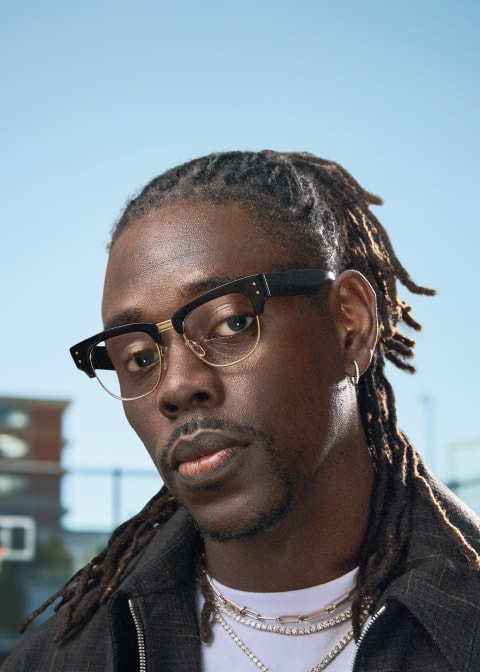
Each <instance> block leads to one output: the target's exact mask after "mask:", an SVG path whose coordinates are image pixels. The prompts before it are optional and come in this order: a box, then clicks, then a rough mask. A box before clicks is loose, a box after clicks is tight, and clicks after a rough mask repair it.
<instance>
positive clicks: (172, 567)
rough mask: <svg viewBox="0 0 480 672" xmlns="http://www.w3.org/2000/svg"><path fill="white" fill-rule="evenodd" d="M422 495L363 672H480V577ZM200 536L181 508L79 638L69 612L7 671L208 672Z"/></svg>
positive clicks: (472, 526)
mask: <svg viewBox="0 0 480 672" xmlns="http://www.w3.org/2000/svg"><path fill="white" fill-rule="evenodd" d="M435 487H436V488H438V490H439V492H441V496H442V498H443V499H444V501H445V506H446V508H447V509H448V511H449V516H450V517H451V518H452V519H453V521H454V522H455V524H457V525H458V526H459V527H460V528H461V529H462V531H463V533H464V535H465V537H466V538H467V539H469V541H470V542H471V543H472V544H473V545H474V546H475V548H476V549H478V548H479V547H480V527H479V523H478V521H477V519H475V518H474V517H473V516H472V515H471V514H470V513H469V512H468V511H467V510H466V509H465V508H464V507H463V506H462V505H461V504H460V502H459V501H458V500H457V499H456V498H454V497H453V496H452V495H451V494H449V493H447V492H446V491H445V490H444V489H443V488H442V487H441V486H439V485H438V484H437V485H435ZM415 497H416V502H415V508H414V516H413V532H412V535H411V538H410V542H409V550H408V557H407V560H406V563H405V567H404V568H403V571H402V573H401V574H400V576H399V578H397V579H396V580H395V581H393V582H392V583H391V585H390V586H389V587H388V588H387V590H386V591H385V593H384V595H383V596H382V599H381V601H380V603H379V604H378V606H377V609H376V613H375V615H374V616H373V619H372V621H371V622H370V624H369V627H368V628H367V629H366V632H365V633H364V636H363V637H362V639H361V641H360V644H359V649H358V653H357V656H356V660H355V665H354V672H407V671H408V672H410V671H413V670H415V671H416V672H474V671H476V670H478V671H480V578H479V575H478V574H474V573H472V572H471V571H470V570H469V569H468V567H467V565H466V562H465V560H464V558H463V557H462V556H461V555H460V554H459V553H458V552H457V551H456V550H455V549H454V548H453V547H452V544H451V542H450V541H449V540H448V538H447V536H446V534H445V532H444V531H443V529H442V527H441V525H440V523H439V522H438V519H437V518H436V517H434V515H433V514H432V511H431V509H430V507H429V506H428V505H427V504H426V503H425V502H424V501H423V500H422V499H421V497H420V496H419V495H418V494H417V495H415ZM196 535H197V533H196V532H195V530H194V529H193V526H192V525H191V523H190V521H189V519H188V517H187V515H186V514H185V512H184V511H183V510H182V509H181V510H179V511H178V512H177V513H176V514H175V515H174V516H173V518H172V519H171V520H170V521H169V522H168V523H167V524H166V525H165V526H163V527H162V528H161V529H159V532H158V534H157V535H156V537H155V538H154V540H153V541H152V542H151V543H150V544H149V546H148V548H147V549H146V550H145V551H144V552H143V554H142V555H141V557H140V558H138V559H137V560H136V562H135V563H134V565H133V566H132V567H131V570H130V572H129V574H128V576H127V577H126V578H125V579H124V580H123V582H122V584H121V586H120V587H119V589H118V590H117V591H115V593H114V594H113V595H112V598H111V599H110V600H109V602H108V603H107V604H106V605H104V606H103V607H101V608H100V609H99V610H98V611H97V613H96V614H95V615H94V616H93V617H92V619H91V620H90V621H89V623H88V624H87V625H86V626H85V627H84V628H83V629H82V630H81V631H80V632H79V633H77V634H75V633H74V634H73V635H72V636H70V638H69V639H68V641H66V642H65V643H63V644H62V645H58V644H55V643H54V642H53V641H52V639H53V635H54V633H55V631H56V630H57V629H58V627H59V626H60V624H61V619H62V614H61V610H60V612H59V613H58V614H57V615H56V616H54V617H53V618H52V619H50V620H49V621H47V622H46V623H45V624H43V625H42V626H40V628H38V629H37V630H36V631H35V632H34V633H33V634H32V635H31V636H30V637H29V638H27V640H26V641H25V642H24V643H23V644H21V645H20V647H18V649H17V650H16V651H15V652H14V653H13V654H12V656H11V657H10V658H8V659H7V661H6V662H5V663H4V665H3V666H2V668H1V672H60V671H61V672H137V671H139V670H142V669H145V670H146V671H147V672H200V640H199V635H198V624H197V617H196V607H195V572H194V569H193V560H192V559H193V557H194V548H195V546H196V541H197V537H196ZM142 665H144V667H143V668H142ZM252 667H253V666H252ZM346 672H347V671H346Z"/></svg>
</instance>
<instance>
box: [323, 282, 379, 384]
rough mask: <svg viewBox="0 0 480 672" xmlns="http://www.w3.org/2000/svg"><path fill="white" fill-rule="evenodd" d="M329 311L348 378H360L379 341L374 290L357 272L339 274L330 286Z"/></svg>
mask: <svg viewBox="0 0 480 672" xmlns="http://www.w3.org/2000/svg"><path fill="white" fill-rule="evenodd" d="M330 299H331V301H332V305H331V308H332V310H333V314H334V315H335V320H336V326H337V334H338V338H339V345H340V349H341V352H342V353H343V359H344V368H345V373H346V375H347V376H350V377H353V378H355V377H356V375H357V371H356V368H355V364H354V361H355V362H356V363H357V365H358V372H359V373H360V375H361V374H362V373H365V371H366V370H367V369H368V367H369V365H370V362H371V361H372V356H373V351H374V349H375V345H376V343H377V337H378V318H377V300H376V296H375V292H374V290H373V287H372V286H371V284H370V283H369V282H368V280H367V279H366V278H365V276H363V275H362V274H361V273H359V272H358V271H354V270H351V269H350V270H347V271H343V273H340V275H339V276H337V278H336V279H335V281H334V282H333V284H332V291H331V293H330Z"/></svg>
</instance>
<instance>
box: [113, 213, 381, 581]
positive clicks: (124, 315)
mask: <svg viewBox="0 0 480 672" xmlns="http://www.w3.org/2000/svg"><path fill="white" fill-rule="evenodd" d="M308 266H310V267H316V266H321V264H316V263H315V260H312V259H311V258H309V259H308V260H305V261H304V263H299V260H298V255H297V257H295V258H293V257H292V251H291V250H290V249H285V247H284V245H283V244H282V243H281V242H277V241H276V240H275V238H272V237H271V236H269V235H268V234H267V233H266V232H265V231H264V230H262V229H260V228H259V227H258V226H257V224H256V222H255V219H254V217H253V216H252V215H251V213H250V210H249V209H248V208H247V207H246V206H242V205H240V204H235V203H220V204H208V203H195V204H194V203H180V204H175V205H171V206H168V207H165V208H163V209H161V210H157V211H153V212H151V213H150V214H149V215H148V216H146V217H145V218H144V219H143V220H141V221H139V222H136V223H134V224H133V225H131V226H130V227H129V228H128V229H126V230H125V231H124V232H123V233H122V234H121V236H120V237H119V238H118V240H117V241H116V242H115V245H114V247H113V249H112V251H111V254H110V259H109V263H108V268H107V275H106V280H105V290H104V298H103V318H104V323H105V325H110V324H112V323H118V322H119V321H120V322H122V321H123V322H124V323H125V322H136V321H151V322H159V321H160V320H164V319H168V318H169V317H170V315H171V314H172V313H173V312H174V311H175V310H177V309H178V308H179V307H180V306H182V305H183V304H184V303H186V302H187V301H189V300H190V299H192V298H194V297H195V296H197V295H198V294H200V293H202V292H203V291H206V289H209V288H210V284H212V285H213V286H216V285H219V284H222V283H223V282H226V281H227V280H228V279H234V278H239V277H243V276H246V275H250V274H254V273H267V272H274V271H279V270H284V269H285V268H300V267H308ZM376 338H377V319H376V307H375V296H374V293H373V290H372V289H371V287H370V285H369V284H368V282H367V281H366V280H365V279H364V278H363V276H361V275H360V274H359V273H357V272H355V271H345V272H343V273H341V274H340V275H339V276H338V277H337V278H336V280H335V281H334V282H333V283H332V284H331V285H329V286H328V287H326V288H325V289H324V290H323V291H322V292H320V293H319V295H318V296H317V297H315V298H314V299H312V298H308V297H285V298H283V297H282V298H274V299H270V300H269V301H267V303H266V304H265V313H264V315H263V316H262V317H261V339H260V343H259V345H258V348H257V350H256V351H255V352H254V353H253V355H251V357H250V358H249V359H247V360H245V361H243V362H241V363H239V364H236V365H234V366H232V367H228V368H224V369H216V368H212V367H209V366H207V365H205V364H204V363H203V362H202V361H200V360H199V359H198V358H197V357H195V356H194V355H193V354H192V353H191V352H189V351H188V349H187V348H186V347H185V345H184V343H183V339H182V338H181V336H179V335H178V334H176V333H174V332H173V331H170V332H167V333H166V334H165V341H164V342H165V345H166V346H167V348H168V351H167V368H166V371H165V372H164V374H163V377H162V381H161V383H160V385H159V387H158V388H157V390H155V392H153V393H152V394H150V395H149V396H147V397H145V398H143V399H140V400H137V401H130V402H126V403H125V404H124V407H125V413H126V415H127V418H128V420H129V422H130V424H131V425H132V427H133V428H134V429H135V431H136V432H137V433H138V435H139V437H140V438H141V440H142V441H143V443H144V444H145V446H146V448H147V450H148V452H149V453H150V455H151V457H152V459H153V461H154V463H155V465H156V466H157V468H158V469H159V471H160V474H161V476H162V478H163V479H164V481H165V483H166V484H167V485H168V487H169V488H170V490H171V491H172V492H173V493H174V494H175V496H176V497H177V498H178V499H179V500H180V502H181V503H182V504H183V505H184V506H185V507H186V509H187V510H188V511H189V513H190V515H191V516H192V518H193V519H194V520H195V522H196V523H197V525H198V526H199V527H200V529H201V530H202V531H203V532H204V535H205V558H206V563H207V566H208V569H209V571H210V573H211V574H212V576H214V577H215V578H216V579H217V580H218V581H220V582H221V583H224V584H225V585H230V586H232V587H234V588H237V589H242V590H249V591H259V592H270V591H286V590H294V589H299V588H305V587H308V586H312V585H317V584H320V583H324V582H326V581H330V580H332V579H334V578H336V577H338V576H340V575H341V574H343V573H345V572H347V571H349V570H351V569H353V568H354V567H355V566H356V564H357V556H358V552H359V549H360V547H361V544H362V541H363V538H364V534H365V530H366V526H367V521H368V513H369V503H370V497H371V490H372V484H373V468H372V463H371V460H370V457H369V454H368V449H367V443H366V439H365V434H364V431H363V428H362V425H361V421H360V417H359V413H358V408H357V400H356V389H355V387H354V385H353V384H352V382H351V378H350V377H351V376H354V375H355V369H354V365H353V360H356V361H357V363H358V366H359V369H360V371H361V372H363V371H365V370H366V368H367V367H368V365H369V363H370V359H371V351H372V348H374V347H375V342H376ZM179 428H183V433H180V431H177V432H176V430H179ZM172 437H173V438H172Z"/></svg>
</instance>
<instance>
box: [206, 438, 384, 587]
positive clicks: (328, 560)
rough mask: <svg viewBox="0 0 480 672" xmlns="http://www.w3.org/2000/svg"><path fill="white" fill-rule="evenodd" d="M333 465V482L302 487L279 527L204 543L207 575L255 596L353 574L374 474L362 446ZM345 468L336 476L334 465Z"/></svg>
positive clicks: (327, 472) (366, 519)
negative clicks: (232, 539)
mask: <svg viewBox="0 0 480 672" xmlns="http://www.w3.org/2000/svg"><path fill="white" fill-rule="evenodd" d="M362 444H363V445H362V446H361V447H359V448H358V449H357V450H349V451H348V455H343V456H340V460H338V459H337V460H336V461H335V464H336V470H337V473H336V474H335V478H332V473H331V470H329V469H327V470H325V471H326V474H329V476H328V477H326V478H323V479H320V482H319V481H318V479H317V480H316V481H315V482H314V483H312V484H310V486H311V487H308V486H307V487H306V488H305V490H304V491H303V492H302V493H301V499H300V498H299V501H296V502H294V503H293V506H292V507H291V510H290V512H289V513H288V514H287V515H286V516H285V517H284V518H283V519H282V521H281V522H279V523H277V524H276V525H274V526H272V527H271V528H269V529H268V530H265V531H263V532H261V533H259V534H257V535H255V536H252V537H249V538H247V539H240V540H234V541H228V542H215V541H212V540H209V539H205V561H206V565H207V568H208V571H209V573H210V575H211V576H212V577H213V578H215V579H217V580H218V581H219V582H220V583H222V584H224V585H228V586H231V587H232V588H236V589H239V590H246V591H254V592H277V591H288V590H298V589H301V588H307V587H310V586H314V585H319V584H321V583H325V582H327V581H331V580H333V579H335V578H337V577H339V576H341V575H342V574H345V573H347V572H349V571H350V570H352V569H354V568H355V567H356V566H357V564H358V556H359V552H360V549H361V546H362V543H363V540H364V537H365V533H366V529H367V524H368V517H369V508H370V499H371V492H372V487H373V478H374V470H373V467H372V463H371V460H370V456H369V454H368V451H367V448H366V443H364V442H362ZM339 464H341V465H348V468H343V469H342V473H338V465H339Z"/></svg>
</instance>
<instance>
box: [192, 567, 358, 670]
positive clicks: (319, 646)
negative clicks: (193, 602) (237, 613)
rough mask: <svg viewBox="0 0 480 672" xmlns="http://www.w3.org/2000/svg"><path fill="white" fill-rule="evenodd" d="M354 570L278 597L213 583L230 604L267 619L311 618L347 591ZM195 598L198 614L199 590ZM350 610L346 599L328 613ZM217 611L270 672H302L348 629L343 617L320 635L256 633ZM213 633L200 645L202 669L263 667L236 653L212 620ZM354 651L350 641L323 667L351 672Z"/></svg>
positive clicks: (353, 645)
mask: <svg viewBox="0 0 480 672" xmlns="http://www.w3.org/2000/svg"><path fill="white" fill-rule="evenodd" d="M357 571H358V570H357V569H355V570H353V571H351V572H349V573H348V574H345V575H344V576H341V577H339V578H338V579H334V580H333V581H329V582H328V583H324V584H322V585H320V586H313V587H312V588H304V589H302V590H292V591H288V592H283V593H250V592H245V591H241V590H234V589H232V588H229V587H227V586H223V585H221V584H219V583H218V582H217V581H214V584H215V586H216V588H217V589H218V590H219V591H220V593H221V594H222V595H224V596H225V597H227V598H228V599H229V600H231V601H232V602H234V603H235V604H237V605H241V606H247V607H248V608H249V609H252V610H253V611H255V612H257V613H260V614H264V615H269V616H271V615H274V616H276V615H279V614H312V613H314V612H316V611H319V610H321V609H323V608H324V607H326V606H327V605H329V604H332V603H336V602H337V601H338V599H339V598H340V597H341V596H344V595H345V594H346V593H348V592H350V591H351V590H352V588H353V587H354V585H355V579H356V575H357ZM197 597H198V600H197V604H198V608H199V610H201V608H202V606H203V602H204V600H203V597H202V596H201V594H200V591H199V590H198V594H197ZM351 606H352V604H351V601H350V600H348V601H347V602H344V603H342V605H341V606H340V607H339V608H338V609H337V610H336V612H335V613H334V614H332V618H333V617H334V616H337V615H338V614H340V613H343V612H345V611H346V610H347V609H350V608H351ZM220 613H221V616H222V618H223V619H224V620H225V622H226V624H227V625H228V626H229V627H230V628H231V629H232V631H233V633H234V634H235V635H236V636H237V637H238V638H239V639H240V640H241V641H242V642H243V644H245V646H246V647H247V648H248V649H249V651H250V652H251V653H252V654H253V655H255V656H256V657H257V658H258V660H259V661H261V663H263V664H264V665H265V666H266V668H267V669H268V670H270V672H307V670H310V668H312V667H314V666H315V665H317V664H318V663H319V662H320V661H321V660H322V659H323V658H324V657H325V656H327V655H328V654H329V653H330V652H331V651H332V649H333V648H334V647H335V646H336V645H337V644H338V642H339V641H340V640H341V639H342V638H343V637H344V636H345V635H347V633H348V631H349V630H350V629H351V627H352V621H351V619H348V620H346V621H345V622H343V623H341V624H338V625H335V626H334V627H331V628H328V629H325V630H321V631H320V632H315V633H311V634H308V635H286V634H279V633H272V632H263V631H260V630H256V629H254V628H252V627H249V626H248V625H245V624H243V623H239V622H238V621H237V620H235V619H234V618H232V617H230V616H229V615H227V614H225V613H223V612H220ZM251 620H253V619H251ZM324 620H326V617H323V618H321V619H318V620H315V621H313V620H312V621H307V622H305V623H304V624H300V625H299V624H292V625H289V626H288V625H287V627H290V628H299V627H309V626H312V625H314V624H316V623H319V622H321V621H324ZM268 623H270V621H268ZM275 625H278V624H275ZM212 632H213V640H212V642H211V643H210V644H202V669H203V670H204V671H205V672H253V671H254V670H258V669H262V668H261V667H260V665H256V664H255V663H254V662H253V661H252V660H251V659H250V658H249V657H248V656H247V655H246V654H245V652H244V651H242V650H241V649H240V647H239V646H238V645H237V644H236V643H235V642H234V641H233V639H232V637H231V636H230V635H229V634H228V633H227V632H226V631H225V629H224V628H223V627H222V625H221V624H220V623H218V622H216V621H215V622H213V624H212ZM355 652H356V646H355V642H354V641H353V639H352V640H351V641H350V642H349V644H347V646H346V647H345V648H344V649H343V650H342V651H341V653H340V654H339V655H338V656H337V657H336V658H335V659H334V660H333V661H332V662H331V663H329V665H327V667H326V669H327V670H328V672H345V671H346V670H350V669H351V668H352V665H353V660H354V657H355Z"/></svg>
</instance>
